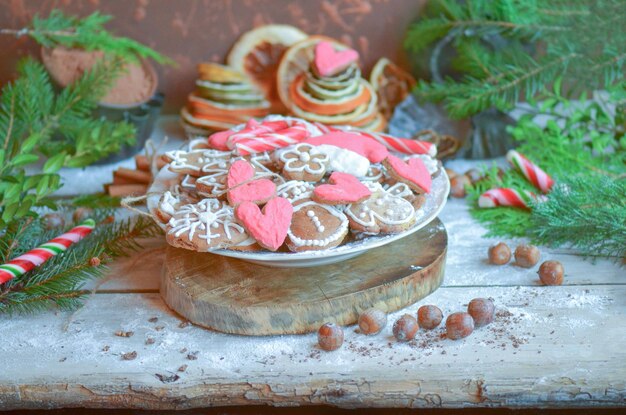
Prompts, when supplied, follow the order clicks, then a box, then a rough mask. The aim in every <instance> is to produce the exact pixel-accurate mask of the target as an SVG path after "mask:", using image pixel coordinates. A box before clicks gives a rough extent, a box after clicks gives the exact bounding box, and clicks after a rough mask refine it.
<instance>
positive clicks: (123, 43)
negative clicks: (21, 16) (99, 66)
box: [0, 9, 173, 64]
mask: <svg viewBox="0 0 626 415" xmlns="http://www.w3.org/2000/svg"><path fill="white" fill-rule="evenodd" d="M111 18H112V17H111V16H108V15H102V14H100V13H98V12H95V13H93V14H91V15H89V16H87V17H85V18H83V19H79V18H77V17H73V16H66V15H64V14H63V12H61V11H60V10H56V9H55V10H52V11H51V12H50V15H49V16H48V17H47V18H45V19H43V18H40V17H39V16H38V15H36V16H35V17H34V18H33V22H32V25H31V26H29V27H25V28H22V29H20V30H15V29H0V34H5V35H14V36H16V37H21V36H30V37H32V38H33V39H34V40H36V41H37V43H39V44H41V45H42V46H44V47H46V48H54V47H57V46H64V47H67V48H82V49H85V50H101V51H104V52H105V53H106V54H109V55H112V56H116V57H118V58H122V59H123V60H124V61H133V62H134V61H137V60H138V59H139V58H151V59H154V61H155V62H157V63H160V64H172V63H173V61H172V60H171V59H169V58H167V57H165V56H163V55H161V54H160V53H158V52H156V51H154V50H152V49H151V48H149V47H147V46H145V45H142V44H141V43H139V42H136V41H134V40H132V39H129V38H126V37H116V36H113V35H112V34H111V33H109V32H108V31H107V30H106V29H105V28H104V25H105V24H106V23H107V22H109V21H110V20H111Z"/></svg>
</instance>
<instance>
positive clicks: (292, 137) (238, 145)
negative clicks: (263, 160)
mask: <svg viewBox="0 0 626 415" xmlns="http://www.w3.org/2000/svg"><path fill="white" fill-rule="evenodd" d="M308 137H309V131H308V130H307V128H306V126H305V125H293V126H291V127H289V128H285V129H284V130H279V131H275V132H271V133H270V132H267V133H264V134H259V135H256V136H254V137H249V138H243V139H240V140H238V141H237V142H235V150H236V151H237V154H239V155H240V156H247V155H249V154H255V153H262V152H264V151H271V150H276V149H278V148H282V147H286V146H289V145H292V144H296V143H299V142H301V141H304V140H306V139H307V138H308Z"/></svg>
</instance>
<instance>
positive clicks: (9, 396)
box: [0, 162, 626, 409]
mask: <svg viewBox="0 0 626 415" xmlns="http://www.w3.org/2000/svg"><path fill="white" fill-rule="evenodd" d="M458 163H462V162H457V164H458ZM453 167H454V166H453ZM440 218H441V219H442V221H443V222H444V224H445V226H446V227H447V229H448V233H449V238H450V239H449V247H448V258H447V267H446V274H445V281H444V284H443V285H442V287H441V288H439V289H438V290H437V291H436V292H435V293H434V294H432V295H431V296H429V297H427V298H426V299H424V300H422V301H420V302H419V303H417V304H414V305H412V306H410V307H408V308H406V309H405V310H402V311H400V312H396V313H394V314H393V315H391V316H390V321H392V320H394V319H396V318H397V317H398V316H399V315H401V314H402V313H404V312H410V313H415V312H416V310H417V308H418V307H419V306H420V305H422V304H427V303H430V304H437V305H439V306H440V307H441V308H442V310H443V311H444V313H445V314H448V313H450V312H454V311H459V310H463V309H465V307H466V306H467V303H468V302H469V300H471V299H472V298H475V297H492V298H493V299H494V301H495V303H496V306H497V318H496V321H495V322H494V323H492V324H491V325H490V326H487V327H484V328H481V329H478V330H476V331H475V332H474V334H473V335H471V336H470V337H468V338H466V339H464V340H460V341H451V340H446V339H443V338H441V336H440V335H441V334H442V333H443V331H442V330H441V329H436V330H434V331H432V332H426V331H420V332H419V333H418V335H417V337H416V339H415V341H413V342H410V343H403V344H401V343H397V342H395V341H394V340H393V337H391V325H388V327H387V328H386V329H385V330H384V332H383V333H381V334H379V335H378V336H373V337H368V336H364V335H360V334H358V333H356V332H355V327H354V326H353V327H347V328H345V335H346V336H345V343H344V346H343V348H342V349H340V350H338V351H335V352H332V353H326V352H323V351H321V350H319V349H318V347H317V345H316V336H315V335H314V334H310V335H298V336H296V335H294V336H272V337H243V336H233V335H225V334H221V333H217V332H212V331H209V330H205V329H202V328H199V327H195V326H193V325H189V324H188V323H187V322H185V321H184V320H182V319H181V318H180V317H179V316H177V315H176V314H174V313H173V312H171V311H170V310H169V309H168V308H167V307H166V306H165V305H164V303H163V301H162V300H161V298H160V296H159V293H158V290H159V286H158V284H159V275H160V272H161V268H162V261H163V252H164V242H163V241H161V240H153V241H149V242H148V244H147V245H146V249H145V250H144V251H143V252H140V253H138V254H137V255H134V256H132V257H130V258H126V259H123V260H120V261H118V262H117V263H115V264H114V266H113V267H112V269H111V271H110V273H109V275H108V277H106V278H105V279H104V280H101V281H97V282H94V283H93V284H92V285H91V286H89V287H88V288H89V289H92V290H93V295H91V296H90V297H89V299H88V300H87V302H86V304H85V306H84V307H83V308H81V309H79V310H78V311H75V312H72V313H70V312H60V311H51V312H48V313H43V314H37V315H34V316H4V317H2V320H1V321H0V409H16V408H59V407H92V408H96V407H98V408H99V407H107V408H145V409H184V408H194V407H206V406H219V405H255V404H270V405H276V406H296V405H310V404H327V405H334V406H339V407H347V408H351V407H479V406H484V407H531V406H533V407H534V406H537V407H599V406H607V407H611V406H613V407H617V406H626V348H625V347H624V341H625V340H626V279H625V278H624V277H625V276H626V275H625V274H626V271H625V269H624V268H623V267H620V266H619V264H615V263H611V262H608V261H598V262H597V263H596V264H595V265H592V264H591V263H589V262H587V261H584V260H583V259H582V258H580V257H578V256H575V255H573V254H572V253H569V252H566V251H563V250H550V249H542V259H556V260H559V261H561V262H562V263H563V264H564V266H565V271H566V276H565V282H564V285H563V286H559V287H544V286H541V285H540V284H539V281H538V278H537V275H536V270H535V269H531V270H529V269H523V268H518V267H515V266H512V265H505V266H491V265H488V264H487V263H486V261H485V258H486V252H487V248H488V246H489V245H490V244H492V243H493V242H494V240H492V239H485V238H481V235H482V234H484V232H485V229H484V228H483V227H481V226H480V225H478V224H477V223H476V222H474V221H472V220H471V218H470V216H469V213H468V209H467V206H466V204H465V202H464V201H463V200H454V199H453V200H450V201H449V202H448V204H447V206H446V208H445V209H444V211H443V213H442V214H441V216H440ZM506 242H507V243H509V244H510V245H512V246H515V245H516V244H517V243H518V242H520V241H512V240H506ZM294 278H297V277H296V276H294ZM120 331H122V332H132V335H130V336H129V337H119V336H117V335H116V334H115V333H116V332H120ZM132 352H135V353H136V357H135V358H134V359H132V360H125V358H124V356H128V354H129V353H132Z"/></svg>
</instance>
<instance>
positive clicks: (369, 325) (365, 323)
mask: <svg viewBox="0 0 626 415" xmlns="http://www.w3.org/2000/svg"><path fill="white" fill-rule="evenodd" d="M386 325H387V314H386V313H385V312H384V311H382V310H379V309H377V308H370V309H368V310H365V311H364V312H363V313H361V315H360V316H359V328H360V329H361V333H363V334H378V333H380V331H381V330H382V329H384V328H385V326H386Z"/></svg>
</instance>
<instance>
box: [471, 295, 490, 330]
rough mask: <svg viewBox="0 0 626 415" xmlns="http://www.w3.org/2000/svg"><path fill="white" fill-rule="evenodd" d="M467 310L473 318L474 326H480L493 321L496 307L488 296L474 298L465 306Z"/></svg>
mask: <svg viewBox="0 0 626 415" xmlns="http://www.w3.org/2000/svg"><path fill="white" fill-rule="evenodd" d="M467 312H468V313H469V315H470V316H472V318H473V319H474V326H475V327H482V326H486V325H487V324H489V323H491V322H492V321H493V317H494V315H495V312H496V307H495V306H494V305H493V301H491V300H490V299H488V298H474V299H473V300H472V301H470V303H469V305H468V306H467Z"/></svg>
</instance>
